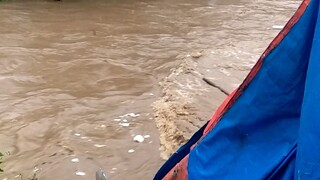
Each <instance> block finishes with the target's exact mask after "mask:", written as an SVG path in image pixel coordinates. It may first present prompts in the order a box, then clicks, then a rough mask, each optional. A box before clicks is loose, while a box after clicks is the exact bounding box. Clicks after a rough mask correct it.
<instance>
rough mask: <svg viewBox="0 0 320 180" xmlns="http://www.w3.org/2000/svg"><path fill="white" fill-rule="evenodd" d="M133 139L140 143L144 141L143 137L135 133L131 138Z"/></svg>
mask: <svg viewBox="0 0 320 180" xmlns="http://www.w3.org/2000/svg"><path fill="white" fill-rule="evenodd" d="M133 140H134V141H136V142H139V143H142V142H143V141H144V137H143V136H141V135H136V136H135V137H134V138H133Z"/></svg>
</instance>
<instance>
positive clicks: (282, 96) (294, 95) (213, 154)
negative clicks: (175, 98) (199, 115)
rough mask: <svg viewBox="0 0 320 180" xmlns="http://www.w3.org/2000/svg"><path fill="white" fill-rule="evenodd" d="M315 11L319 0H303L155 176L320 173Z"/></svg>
mask: <svg viewBox="0 0 320 180" xmlns="http://www.w3.org/2000/svg"><path fill="white" fill-rule="evenodd" d="M319 10H320V7H319V0H304V1H303V2H302V4H301V6H300V8H299V9H298V11H297V12H296V14H295V15H294V16H293V17H292V18H291V19H290V21H289V22H288V23H287V25H286V26H285V27H284V29H283V30H282V31H281V32H280V34H279V35H278V36H277V37H276V38H275V39H274V41H273V42H272V43H271V44H270V46H269V47H268V48H267V50H266V51H265V53H264V54H263V55H262V57H261V58H260V59H259V61H258V62H257V64H256V65H255V67H254V68H253V69H252V71H251V72H250V73H249V75H248V77H247V78H246V80H245V81H244V82H243V83H242V85H241V86H240V87H239V88H238V89H237V90H236V91H235V93H233V94H232V95H230V97H228V98H227V99H228V100H227V101H226V103H224V104H223V105H222V106H221V108H220V110H221V111H220V112H216V114H218V115H215V116H214V117H213V118H212V119H211V121H210V122H209V123H208V124H206V125H205V126H204V127H203V128H202V129H200V130H199V132H198V133H196V134H195V135H194V137H193V138H192V139H191V140H190V141H189V142H188V143H187V144H186V145H184V146H183V147H181V148H180V149H179V150H178V151H177V152H176V153H175V154H174V155H173V156H172V157H171V158H170V159H169V160H168V161H167V162H166V163H165V164H164V165H163V167H162V168H161V169H160V170H159V171H158V173H157V174H156V176H155V178H154V179H190V180H193V179H232V180H233V179H320V17H319ZM218 111H219V110H218Z"/></svg>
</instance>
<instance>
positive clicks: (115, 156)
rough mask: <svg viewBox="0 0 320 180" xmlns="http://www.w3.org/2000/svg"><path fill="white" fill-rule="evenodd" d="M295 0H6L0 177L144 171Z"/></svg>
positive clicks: (217, 95)
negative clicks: (139, 139) (138, 137)
mask: <svg viewBox="0 0 320 180" xmlns="http://www.w3.org/2000/svg"><path fill="white" fill-rule="evenodd" d="M299 2H300V1H298V0H292V1H288V0H283V1H279V0H176V1H172V0H119V1H116V0H92V1H88V0H64V1H61V2H55V1H49V0H48V1H40V0H39V1H31V0H28V1H22V0H21V1H15V0H11V1H10V0H8V1H5V2H1V3H0V84H1V86H0V151H2V152H8V153H6V154H7V155H6V158H5V162H4V164H3V165H0V166H1V167H3V169H4V170H5V172H4V173H2V174H0V178H3V179H5V178H8V179H15V178H19V177H18V176H17V175H19V174H22V175H23V177H24V178H27V177H30V176H31V175H32V174H33V171H35V170H36V171H37V174H38V175H37V176H38V177H39V178H40V179H60V180H64V179H65V180H70V179H94V176H95V172H96V171H97V170H98V169H99V168H102V169H103V170H104V171H105V172H106V173H107V176H108V177H109V178H110V179H151V178H152V177H153V174H154V172H155V171H156V169H157V168H158V167H159V166H160V165H161V164H162V162H163V160H162V158H161V157H164V158H166V157H168V155H170V154H171V153H172V152H173V151H174V150H175V149H176V148H177V147H178V146H179V145H180V144H181V143H183V142H184V141H185V140H187V139H188V138H189V136H190V135H191V134H192V133H193V132H194V131H195V130H196V129H197V127H199V126H201V125H202V124H203V123H204V121H205V120H207V119H209V118H210V116H211V115H212V113H213V111H214V109H215V108H216V107H217V105H218V104H219V103H220V102H221V101H222V100H223V98H224V97H225V95H224V94H223V93H221V92H220V91H219V90H217V89H215V88H213V87H210V86H209V85H208V84H206V83H204V82H203V81H202V77H206V78H208V79H211V80H212V81H214V82H215V83H217V84H219V86H221V87H223V88H224V89H226V91H228V92H230V91H231V90H232V89H234V88H235V87H236V86H237V85H238V84H239V83H240V82H241V80H242V79H243V78H244V76H245V75H246V73H247V72H248V70H250V68H251V66H252V65H253V64H254V63H255V61H256V60H257V59H258V57H259V55H260V54H261V53H262V51H263V49H264V48H265V47H266V46H267V45H268V43H269V42H270V41H271V40H272V38H273V37H274V36H275V35H276V34H277V33H278V32H279V30H275V29H272V26H273V25H283V24H284V23H285V22H286V21H287V20H288V18H289V17H290V16H291V15H292V14H293V12H294V10H295V9H296V8H297V6H298V4H299ZM200 55H202V56H201V57H200V58H192V56H194V57H198V56H200ZM170 69H172V70H170ZM159 82H161V83H160V86H159ZM135 135H142V136H145V139H144V141H143V142H141V143H137V142H134V141H133V137H134V136H135ZM149 136H150V137H149ZM159 137H160V138H159ZM160 154H161V156H160Z"/></svg>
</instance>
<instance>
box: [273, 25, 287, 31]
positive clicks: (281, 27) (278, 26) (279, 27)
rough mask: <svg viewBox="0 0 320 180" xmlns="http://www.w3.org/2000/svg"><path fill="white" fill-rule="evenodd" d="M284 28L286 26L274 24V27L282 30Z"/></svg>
mask: <svg viewBox="0 0 320 180" xmlns="http://www.w3.org/2000/svg"><path fill="white" fill-rule="evenodd" d="M283 28H284V26H282V25H273V26H272V29H277V30H281V29H283Z"/></svg>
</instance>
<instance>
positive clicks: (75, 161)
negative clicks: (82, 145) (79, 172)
mask: <svg viewBox="0 0 320 180" xmlns="http://www.w3.org/2000/svg"><path fill="white" fill-rule="evenodd" d="M71 162H74V163H77V162H80V160H79V159H78V158H73V159H71Z"/></svg>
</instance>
